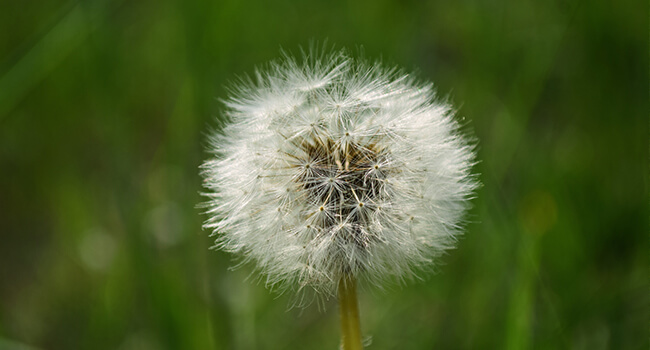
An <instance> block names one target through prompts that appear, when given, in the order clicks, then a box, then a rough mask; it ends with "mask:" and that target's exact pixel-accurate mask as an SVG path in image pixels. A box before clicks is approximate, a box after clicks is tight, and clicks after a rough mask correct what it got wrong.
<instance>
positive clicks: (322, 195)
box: [203, 52, 477, 295]
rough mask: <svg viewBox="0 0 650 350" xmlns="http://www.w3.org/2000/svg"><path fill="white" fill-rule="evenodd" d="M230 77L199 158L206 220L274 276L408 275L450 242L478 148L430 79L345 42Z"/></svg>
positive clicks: (324, 285)
mask: <svg viewBox="0 0 650 350" xmlns="http://www.w3.org/2000/svg"><path fill="white" fill-rule="evenodd" d="M234 90H235V91H234V93H233V96H231V97H230V99H228V100H226V101H225V105H226V107H227V110H226V112H225V116H226V117H227V120H228V123H227V126H225V127H224V128H223V131H222V133H219V134H217V135H215V136H214V137H213V138H212V143H211V152H213V153H214V154H215V158H214V159H211V160H208V161H207V162H206V163H205V164H204V165H203V175H204V177H205V187H206V188H207V189H208V192H207V193H206V194H205V195H206V196H208V197H209V198H210V199H209V202H208V203H207V208H208V210H207V213H208V214H209V219H208V220H207V221H206V223H205V227H206V228H208V229H210V230H212V231H213V232H214V234H215V235H216V236H217V240H216V247H217V248H220V249H223V250H226V251H229V252H233V253H237V254H240V255H241V256H243V257H244V260H245V261H249V260H252V261H254V262H255V263H256V264H257V267H258V268H259V270H260V271H261V273H262V276H265V278H266V283H267V285H268V286H275V285H279V286H283V287H289V288H293V289H297V290H302V289H303V288H304V287H311V288H313V289H314V290H316V291H317V292H321V293H324V294H325V295H330V294H333V293H335V291H336V286H337V283H338V281H339V280H340V279H341V277H342V276H343V275H345V274H351V275H353V276H354V277H356V278H357V279H360V280H362V281H366V282H369V283H373V284H381V282H384V281H385V280H387V279H389V280H390V279H393V280H403V279H405V278H410V277H412V276H413V273H414V272H415V271H417V270H418V269H419V268H421V267H424V266H427V265H429V264H432V262H433V259H434V258H435V257H437V256H439V255H440V254H441V253H442V252H444V251H445V250H447V249H450V248H453V246H454V242H455V237H456V236H457V235H459V234H460V233H461V232H460V223H461V220H462V217H463V214H464V212H465V211H466V209H467V200H468V198H469V196H471V195H472V193H473V191H474V189H475V188H476V186H477V182H476V181H475V179H474V176H472V175H471V173H470V170H471V167H472V165H473V163H474V152H473V147H472V146H471V145H470V144H469V143H468V142H467V140H466V139H465V138H463V137H462V135H460V133H459V131H458V124H457V123H456V122H455V121H454V120H453V118H452V117H453V112H452V110H451V107H450V106H449V105H447V104H444V103H440V102H437V101H436V100H435V98H434V97H435V96H434V92H433V91H432V86H431V85H422V84H419V83H417V82H415V81H414V80H413V79H412V78H411V77H409V76H408V75H405V74H401V73H399V72H396V71H395V70H391V69H385V68H382V67H381V66H379V65H377V64H374V65H371V64H367V63H359V62H355V61H354V60H352V59H351V58H349V57H347V56H346V55H345V54H344V53H342V52H339V53H335V54H331V55H321V56H315V55H313V54H312V55H305V57H304V59H303V61H301V62H298V61H297V60H294V59H292V58H290V57H285V58H284V59H283V60H282V61H281V62H276V63H272V64H270V66H269V67H267V71H266V72H257V74H256V80H255V81H246V82H243V83H240V84H239V85H238V86H236V87H235V89H234Z"/></svg>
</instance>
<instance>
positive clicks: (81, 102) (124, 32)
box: [0, 0, 650, 350]
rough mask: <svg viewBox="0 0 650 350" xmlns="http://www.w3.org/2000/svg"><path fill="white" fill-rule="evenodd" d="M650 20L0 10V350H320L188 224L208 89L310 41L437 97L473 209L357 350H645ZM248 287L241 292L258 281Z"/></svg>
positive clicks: (569, 13)
mask: <svg viewBox="0 0 650 350" xmlns="http://www.w3.org/2000/svg"><path fill="white" fill-rule="evenodd" d="M647 5H648V3H647V1H646V2H638V3H637V2H632V1H629V2H626V1H621V2H615V1H612V0H610V1H585V0H582V1H559V0H551V1H541V0H540V1H531V0H523V1H517V0H506V1H500V2H497V1H478V0H460V1H430V2H424V1H414V0H412V1H406V0H403V1H387V0H375V1H369V0H366V1H350V2H339V1H313V2H300V1H277V2H272V1H254V2H248V3H245V2H240V1H215V0H210V1H208V0H191V1H180V0H178V1H173V0H155V1H154V0H141V1H120V0H115V1H101V0H97V1H69V0H52V1H4V2H2V4H0V232H1V235H2V236H1V240H0V349H336V348H337V347H338V342H339V339H338V337H339V331H338V314H337V309H336V303H335V301H333V300H331V301H329V302H328V303H327V304H326V306H327V307H326V310H325V311H322V310H321V311H319V309H318V307H316V306H315V305H314V306H311V307H308V308H307V309H304V310H300V309H290V310H288V311H287V308H288V305H289V304H290V302H291V297H290V296H288V295H282V296H279V297H278V295H277V294H274V293H271V292H269V291H268V290H266V289H265V288H264V286H262V285H258V284H256V283H254V282H252V281H250V279H249V280H246V278H247V277H248V275H249V273H250V271H251V269H250V267H246V268H242V269H239V270H236V271H231V270H228V267H229V266H231V265H232V257H231V256H229V255H228V254H225V253H223V252H217V251H210V250H208V248H209V247H210V246H211V244H212V239H211V238H209V237H208V233H209V232H205V231H202V230H201V225H202V221H203V220H204V219H205V216H202V215H200V211H201V210H200V209H197V208H196V207H197V204H199V203H200V202H202V201H203V200H204V199H203V198H202V197H201V196H200V194H199V192H200V191H201V190H202V189H201V183H202V180H201V178H200V177H199V175H198V172H199V170H198V166H199V165H200V164H201V163H202V161H204V160H205V159H206V158H208V156H209V155H208V154H207V153H206V152H205V146H206V145H207V142H206V134H207V133H208V132H209V131H210V130H212V129H214V128H215V127H216V126H217V125H218V124H217V122H216V120H217V118H219V111H220V109H221V105H220V103H219V101H218V98H223V97H225V96H226V94H227V92H226V89H225V88H224V85H225V84H227V82H228V81H232V80H234V79H236V78H237V77H238V76H241V75H243V74H246V73H252V72H253V70H254V67H255V66H256V65H260V64H263V63H265V62H267V61H269V60H271V59H274V58H276V57H278V56H279V51H280V48H284V49H286V50H289V51H292V52H297V51H298V50H299V47H300V46H306V45H308V44H309V41H310V40H312V39H314V40H317V41H320V42H322V41H323V40H325V39H328V42H329V43H330V44H334V45H336V46H337V47H347V48H351V49H352V51H353V52H358V51H359V50H358V48H360V47H363V51H364V54H365V56H366V57H368V58H371V59H375V58H382V59H383V60H384V61H385V62H387V63H389V64H394V65H399V66H401V67H404V68H405V69H406V70H408V71H413V70H417V71H418V73H417V74H418V76H419V77H420V78H422V79H424V80H430V81H434V82H435V84H436V85H437V88H438V91H439V92H440V94H441V95H442V96H444V97H449V99H450V101H452V102H453V103H454V104H455V105H456V106H458V107H459V116H460V117H463V118H465V119H464V120H465V121H464V123H465V124H466V126H467V127H466V129H467V130H468V131H469V132H471V133H472V134H474V135H475V136H476V137H477V138H478V139H479V140H480V149H479V159H480V161H481V163H480V164H479V165H478V166H477V167H476V171H477V172H479V173H480V174H481V176H480V178H481V181H482V182H483V184H484V186H483V188H482V189H481V190H479V192H478V198H477V199H476V200H475V201H474V208H473V209H472V211H471V213H470V217H469V220H470V221H471V223H470V224H469V225H468V228H467V233H466V235H465V236H464V238H463V239H461V240H460V241H459V244H458V249H456V250H454V251H452V252H450V254H448V255H447V256H445V257H444V259H443V265H441V266H440V267H439V268H437V269H436V270H437V273H436V274H433V275H430V276H423V277H424V280H423V281H421V282H418V283H410V284H408V285H406V286H404V287H400V286H389V287H388V288H386V289H385V290H379V289H372V288H367V289H365V290H363V291H362V292H361V296H360V304H361V317H362V319H361V322H362V328H363V330H364V334H365V335H367V336H369V337H371V338H370V339H369V341H370V342H371V345H370V346H369V347H368V348H369V349H590V350H592V349H648V346H649V344H648V338H649V336H648V325H649V324H650V318H649V312H650V302H649V298H648V297H649V291H650V290H649V288H648V284H647V282H648V277H649V276H648V267H649V265H648V252H649V250H648V247H649V246H648V241H647V238H648V232H649V231H648V192H647V190H648V167H647V164H648V163H647V161H648V111H649V108H648V107H649V106H648V94H649V92H648V45H647V44H648V23H647V19H648V6H647ZM253 280H254V279H253Z"/></svg>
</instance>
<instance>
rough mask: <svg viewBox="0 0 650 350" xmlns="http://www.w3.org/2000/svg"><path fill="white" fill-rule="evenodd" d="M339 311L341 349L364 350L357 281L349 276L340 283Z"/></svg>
mask: <svg viewBox="0 0 650 350" xmlns="http://www.w3.org/2000/svg"><path fill="white" fill-rule="evenodd" d="M339 311H340V313H341V349H342V350H362V349H363V345H362V344H361V329H360V328H361V327H360V325H359V307H358V303H357V281H356V280H355V279H354V277H352V276H349V275H348V276H344V277H343V278H341V281H339Z"/></svg>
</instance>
